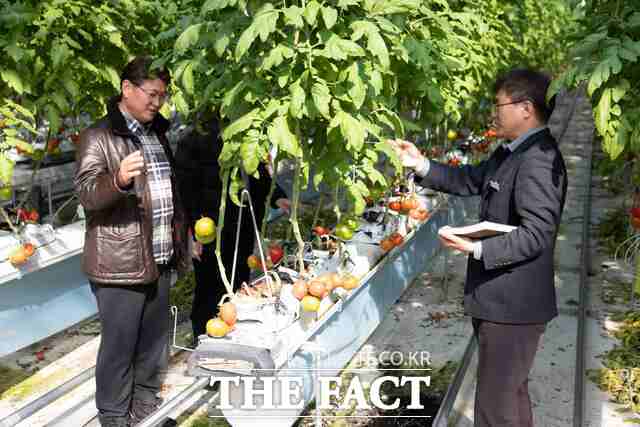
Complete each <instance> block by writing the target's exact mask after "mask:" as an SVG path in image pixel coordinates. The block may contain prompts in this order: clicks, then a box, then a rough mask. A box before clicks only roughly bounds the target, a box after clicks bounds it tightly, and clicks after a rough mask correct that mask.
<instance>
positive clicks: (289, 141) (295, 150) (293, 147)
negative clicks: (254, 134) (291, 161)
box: [267, 116, 301, 157]
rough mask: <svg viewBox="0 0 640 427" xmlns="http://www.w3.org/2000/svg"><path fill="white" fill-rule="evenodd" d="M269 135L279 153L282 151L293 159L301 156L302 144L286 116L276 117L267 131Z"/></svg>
mask: <svg viewBox="0 0 640 427" xmlns="http://www.w3.org/2000/svg"><path fill="white" fill-rule="evenodd" d="M267 135H268V137H269V140H270V141H271V142H272V143H273V144H275V145H276V146H277V147H278V151H281V150H282V151H283V152H285V153H287V154H289V155H290V156H292V157H299V156H300V154H301V151H300V142H299V141H298V138H297V137H296V135H294V134H293V132H291V129H289V123H288V121H287V118H286V116H278V117H276V118H275V120H273V122H272V123H271V125H270V126H269V129H267Z"/></svg>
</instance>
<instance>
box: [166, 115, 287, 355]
mask: <svg viewBox="0 0 640 427" xmlns="http://www.w3.org/2000/svg"><path fill="white" fill-rule="evenodd" d="M222 146H223V143H222V139H221V138H220V121H219V119H218V116H217V114H215V113H211V114H209V115H208V116H203V117H201V118H200V119H199V120H198V125H197V126H196V127H195V129H194V130H193V131H191V132H190V133H189V134H187V135H186V136H185V137H184V138H182V139H181V140H180V142H179V143H178V148H177V150H176V164H177V168H178V169H177V173H178V180H179V188H180V191H181V197H182V200H184V204H185V209H186V214H187V220H188V223H189V224H190V231H191V232H190V236H191V239H190V243H191V248H192V250H191V256H192V259H193V268H194V273H195V279H196V287H195V291H194V295H193V307H192V310H191V323H192V328H193V344H194V345H195V344H196V343H197V338H198V336H199V335H203V334H205V333H206V324H207V321H209V319H211V318H213V317H215V316H216V315H217V313H218V303H219V302H220V299H221V298H222V296H223V295H224V294H225V293H226V292H227V291H226V288H225V287H224V284H223V282H222V277H221V274H220V270H219V268H218V262H217V258H216V255H215V246H216V243H215V242H213V243H211V244H207V245H202V244H201V243H199V242H197V241H196V240H195V238H193V233H192V230H193V227H194V225H195V222H196V221H197V220H198V219H200V218H202V217H209V218H212V219H213V220H214V221H215V223H216V224H219V221H218V214H219V207H220V203H221V195H222V181H221V179H220V167H219V164H218V157H219V156H220V153H221V151H222ZM258 172H259V174H260V177H259V178H254V177H252V176H249V177H246V180H245V184H246V185H247V187H248V189H249V193H250V195H251V201H252V204H253V208H254V211H255V215H256V221H257V224H258V227H260V226H261V223H262V219H263V217H264V215H265V209H264V208H265V201H266V199H267V197H268V195H269V190H270V186H271V177H270V175H269V172H268V171H267V167H266V166H265V164H264V163H261V164H260V166H259V167H258ZM271 206H272V207H273V208H276V207H279V208H281V209H283V210H285V211H286V210H288V209H289V200H288V199H287V198H286V194H285V193H284V191H282V189H281V188H280V187H279V186H277V185H276V187H275V190H274V192H273V196H272V197H271ZM238 216H239V207H238V206H237V205H236V204H235V203H233V202H232V201H231V198H230V197H227V201H226V210H225V218H224V228H223V232H222V242H221V244H222V254H221V256H222V262H223V265H224V268H225V270H226V273H227V275H228V277H229V280H231V272H232V269H233V257H234V249H235V242H236V228H237V224H238ZM254 242H255V231H254V228H253V220H252V219H251V214H250V211H249V207H248V206H245V208H244V209H243V214H242V223H241V229H240V241H239V244H238V254H237V263H236V273H235V277H234V281H233V284H232V285H233V288H234V290H237V289H238V287H239V286H240V285H241V284H242V283H243V282H248V281H249V276H250V270H249V266H248V265H247V258H248V257H249V255H251V254H252V253H253V247H254Z"/></svg>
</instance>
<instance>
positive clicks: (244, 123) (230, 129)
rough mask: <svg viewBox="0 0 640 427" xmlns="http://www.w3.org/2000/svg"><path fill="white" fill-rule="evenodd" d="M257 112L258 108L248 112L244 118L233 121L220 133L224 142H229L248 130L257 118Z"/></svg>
mask: <svg viewBox="0 0 640 427" xmlns="http://www.w3.org/2000/svg"><path fill="white" fill-rule="evenodd" d="M259 111H260V110H259V109H258V108H256V109H253V110H251V111H249V112H248V113H247V114H245V115H244V116H242V117H240V118H239V119H237V120H235V121H234V122H233V123H231V124H230V125H229V126H227V127H226V128H225V130H224V131H223V132H222V138H223V139H224V140H225V141H229V140H230V139H231V138H233V137H234V136H235V135H237V134H238V133H240V132H243V131H245V130H247V129H249V128H250V127H251V126H252V125H253V122H254V120H256V119H257V118H258V113H259Z"/></svg>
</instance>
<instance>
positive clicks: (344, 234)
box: [312, 217, 360, 240]
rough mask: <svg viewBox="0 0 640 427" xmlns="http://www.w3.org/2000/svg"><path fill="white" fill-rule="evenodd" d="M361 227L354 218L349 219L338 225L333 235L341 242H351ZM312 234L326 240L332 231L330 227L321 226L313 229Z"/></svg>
mask: <svg viewBox="0 0 640 427" xmlns="http://www.w3.org/2000/svg"><path fill="white" fill-rule="evenodd" d="M359 227H360V224H359V223H358V220H357V219H355V218H354V217H347V218H344V219H342V220H341V221H340V222H339V223H338V224H337V225H336V227H335V229H334V230H333V234H334V235H335V236H336V237H338V238H339V239H340V240H351V239H352V238H353V235H354V233H355V232H356V231H358V228H359ZM312 232H313V234H315V235H316V236H318V237H320V238H323V237H325V238H326V237H329V236H330V235H331V230H330V229H329V228H328V227H323V226H321V225H316V226H315V227H313V229H312Z"/></svg>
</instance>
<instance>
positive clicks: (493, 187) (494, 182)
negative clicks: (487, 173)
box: [489, 179, 500, 192]
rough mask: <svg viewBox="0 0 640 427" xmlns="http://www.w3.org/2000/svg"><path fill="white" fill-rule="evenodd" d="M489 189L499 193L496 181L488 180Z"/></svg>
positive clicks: (498, 185) (498, 184)
mask: <svg viewBox="0 0 640 427" xmlns="http://www.w3.org/2000/svg"><path fill="white" fill-rule="evenodd" d="M489 188H491V189H492V190H493V191H495V192H498V191H500V183H499V182H498V181H494V180H493V179H490V180H489Z"/></svg>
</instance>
